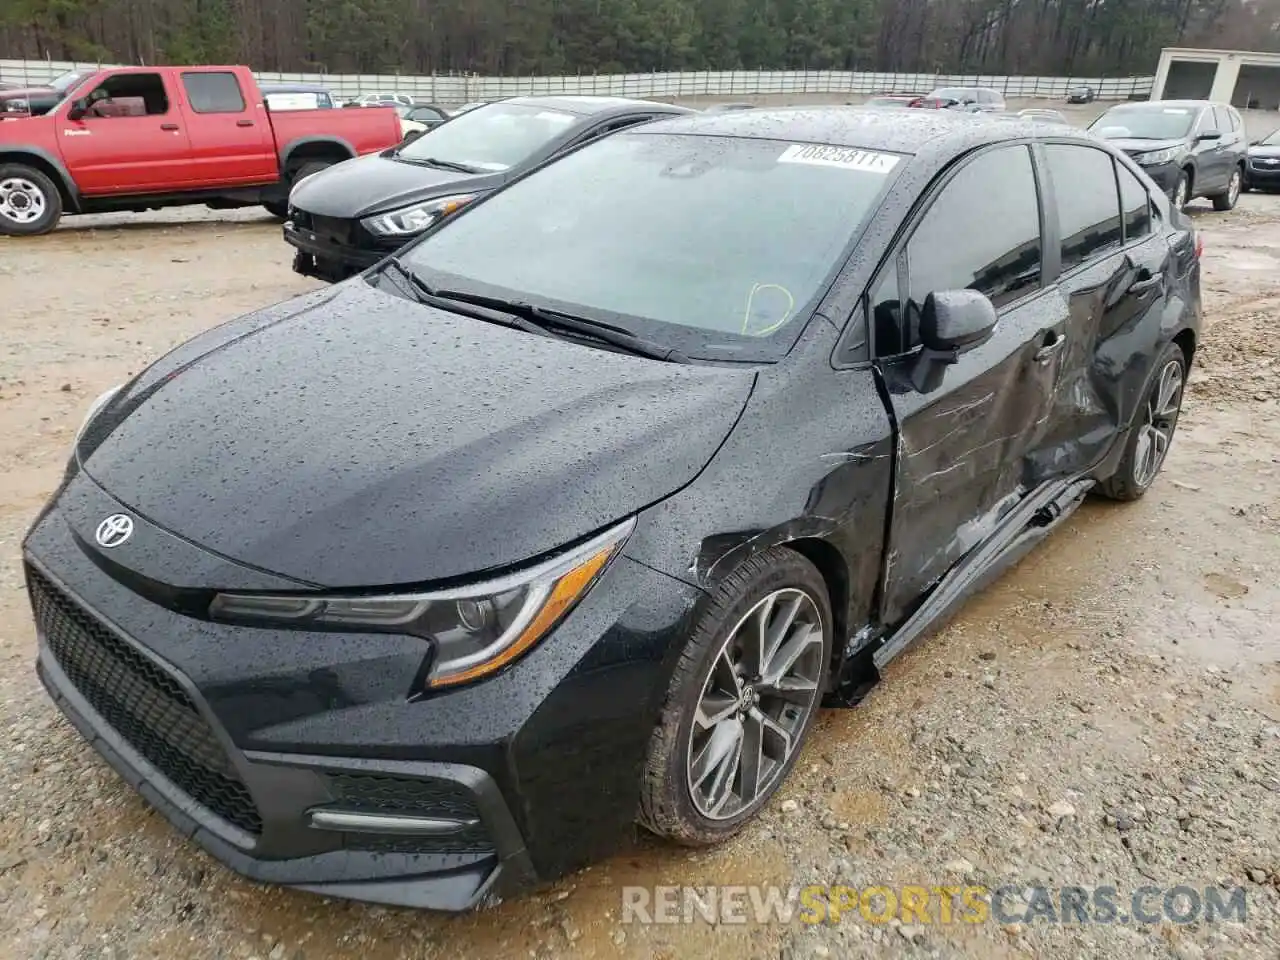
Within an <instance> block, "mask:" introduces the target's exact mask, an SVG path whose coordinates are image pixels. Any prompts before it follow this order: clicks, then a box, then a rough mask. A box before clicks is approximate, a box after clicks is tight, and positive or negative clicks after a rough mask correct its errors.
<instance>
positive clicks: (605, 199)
mask: <svg viewBox="0 0 1280 960" xmlns="http://www.w3.org/2000/svg"><path fill="white" fill-rule="evenodd" d="M452 122H453V121H451V123H452ZM957 237H964V238H966V240H965V242H964V243H962V244H958V243H957V242H956V238H957ZM1199 257H1200V250H1199V244H1198V240H1197V237H1196V235H1195V234H1194V232H1193V230H1192V228H1191V226H1190V225H1189V221H1188V220H1187V219H1186V218H1185V217H1184V216H1183V215H1182V214H1181V213H1180V212H1178V211H1176V210H1174V209H1173V208H1172V207H1171V206H1170V204H1169V202H1168V200H1167V199H1166V198H1165V197H1164V196H1163V195H1162V194H1161V193H1160V192H1159V191H1158V190H1156V189H1155V188H1154V187H1153V186H1152V184H1151V182H1150V181H1149V180H1148V179H1147V178H1146V177H1145V176H1143V175H1142V174H1141V172H1140V171H1139V169H1138V168H1137V167H1136V166H1135V165H1134V164H1133V162H1132V161H1131V160H1129V159H1128V158H1127V157H1125V156H1124V155H1123V154H1121V153H1120V152H1118V151H1116V150H1114V149H1112V148H1110V147H1108V146H1106V145H1105V144H1102V143H1100V142H1098V141H1095V140H1093V139H1091V138H1089V137H1087V136H1085V135H1083V134H1074V133H1072V132H1071V131H1069V130H1066V129H1058V128H1050V127H1047V126H1045V125H1043V124H1033V123H1018V122H996V121H993V120H986V119H981V118H976V117H973V116H967V115H958V114H947V113H941V114H939V113H926V112H923V111H920V112H916V111H901V112H898V111H882V110H867V109H859V108H853V109H849V108H840V107H833V108H819V109H791V110H754V111H748V112H743V113H721V114H710V115H707V114H697V115H693V116H687V117H679V118H674V119H670V120H664V121H659V122H656V123H653V124H648V125H645V126H643V127H639V128H636V129H634V130H628V131H625V132H623V133H620V134H616V135H614V136H609V137H603V138H600V139H599V140H597V141H595V142H592V143H590V144H587V145H586V146H584V147H582V148H580V149H578V150H575V151H572V152H571V153H569V154H568V155H567V156H565V157H563V158H561V159H560V160H558V161H556V162H555V163H551V164H547V165H545V166H544V167H541V168H539V169H538V170H536V171H534V172H533V173H531V174H530V175H529V176H527V177H524V178H522V179H521V180H519V181H517V182H516V183H514V184H512V185H511V186H509V187H508V188H506V189H504V190H501V191H497V192H495V193H493V194H491V195H490V196H488V197H487V198H485V199H483V200H478V201H476V202H474V203H472V204H470V205H468V206H467V207H466V208H465V210H463V211H462V212H461V213H459V214H458V215H457V216H454V217H451V218H450V219H448V220H446V221H444V222H443V223H442V224H440V226H439V227H437V228H436V229H434V230H432V231H430V232H429V233H427V234H426V235H425V236H424V237H422V238H421V239H420V241H419V242H417V243H415V244H413V245H411V246H410V247H408V248H407V249H405V250H403V251H402V252H401V253H400V254H399V255H398V256H395V257H390V258H388V259H386V260H385V261H384V262H383V263H382V264H381V265H380V266H379V267H377V268H376V269H374V270H370V271H368V272H367V273H365V274H364V275H363V276H361V277H358V278H353V279H351V280H349V281H347V282H345V283H343V284H340V285H337V286H334V287H326V288H323V289H321V290H319V291H316V292H312V293H310V294H308V295H306V296H303V297H301V298H299V299H296V300H293V301H290V302H286V303H283V304H280V305H277V306H274V307H271V308H268V309H266V310H263V311H260V312H258V313H255V314H251V315H249V316H246V317H243V318H241V319H239V320H235V321H232V322H231V323H229V324H225V325H223V326H220V327H217V328H215V329H213V330H210V331H208V332H206V333H204V334H202V335H200V336H198V337H196V338H195V339H194V340H192V341H190V342H188V343H186V344H185V345H183V346H180V347H178V348H177V349H176V350H175V351H174V352H172V353H171V354H169V355H168V356H166V357H164V358H163V359H161V360H160V361H158V362H157V363H156V364H154V365H153V366H152V367H151V368H150V369H147V370H145V371H143V372H142V373H141V374H139V375H138V376H137V377H135V378H134V379H133V380H131V381H130V382H128V383H126V384H124V385H122V386H121V387H120V388H119V389H118V390H116V391H114V392H112V393H109V394H108V395H106V396H104V397H103V398H102V399H101V400H100V402H98V403H97V404H95V405H94V407H93V409H91V410H90V412H89V415H88V417H87V419H86V420H85V423H84V425H83V427H82V428H81V431H80V433H79V435H78V436H77V437H76V440H75V443H74V450H73V451H72V454H71V457H70V460H69V462H68V464H67V470H66V475H65V478H64V479H63V481H62V484H61V486H60V487H59V489H58V490H57V492H56V494H55V495H54V496H53V498H52V500H51V501H50V503H49V504H48V505H47V507H46V508H45V509H44V511H43V512H42V513H41V514H40V516H39V517H38V518H37V520H36V522H35V524H34V526H33V528H32V529H31V531H30V532H29V534H28V536H27V538H26V540H25V541H24V553H23V555H24V562H25V571H26V582H27V587H28V590H29V592H30V596H31V602H32V606H33V608H34V611H35V618H36V623H37V625H38V631H39V637H40V645H39V662H38V670H39V674H40V677H41V678H42V680H43V681H44V684H45V685H46V687H47V689H48V690H49V691H50V693H51V694H52V696H53V697H54V699H55V700H56V701H57V703H58V705H59V707H60V708H61V709H62V710H63V711H64V712H65V713H66V714H67V716H68V717H70V718H71V720H72V722H73V723H74V724H75V725H76V726H77V727H78V728H79V729H80V730H81V731H82V733H83V734H84V735H85V737H86V738H87V739H89V740H90V742H91V743H92V744H93V746H94V747H95V749H97V750H99V751H100V752H101V753H102V754H103V756H104V757H105V758H106V759H107V761H108V762H109V763H110V764H111V765H112V766H114V767H115V768H116V769H117V770H118V771H119V772H120V773H121V775H123V776H124V777H125V778H126V779H128V780H129V782H130V783H132V784H134V785H135V786H136V787H137V788H138V790H139V791H141V793H142V794H143V796H144V797H145V798H146V799H147V800H148V802H150V803H151V804H153V805H154V806H155V807H157V808H158V809H159V810H160V811H161V812H162V813H163V814H164V815H165V816H166V817H167V818H169V819H170V820H171V821H172V822H173V823H174V824H175V825H176V826H177V827H178V829H180V830H181V831H182V833H183V834H184V835H186V836H188V837H190V838H191V839H193V840H194V841H195V842H196V843H198V844H199V845H201V846H202V847H204V848H205V849H206V850H208V851H210V852H211V853H212V854H213V855H214V856H215V857H217V858H219V859H220V860H222V861H223V862H224V863H226V864H228V865H229V866H231V867H232V868H234V869H236V870H238V871H240V872H242V873H244V874H247V875H249V876H250V877H254V878H257V879H259V880H263V881H268V882H272V883H280V884H288V885H292V886H296V887H300V888H303V889H306V890H310V891H314V892H318V893H322V894H325V895H329V896H337V897H352V898H361V899H367V900H376V901H382V902H387V903H396V904H407V905H416V906H426V907H432V908H438V909H450V910H452V909H462V908H466V907H469V906H472V905H474V904H477V903H481V902H487V901H488V900H489V899H490V898H492V897H495V896H499V895H501V894H503V893H504V892H507V891H510V890H512V889H513V888H516V887H519V886H521V885H523V884H527V883H530V882H535V881H538V880H545V879H548V878H552V877H555V876H558V875H560V874H562V873H564V872H565V871H567V870H571V869H573V868H575V867H577V866H579V865H581V864H583V863H585V862H588V861H590V860H592V859H594V858H598V857H601V856H604V855H605V854H607V853H609V852H610V851H612V850H614V849H615V848H616V847H617V846H618V844H619V843H620V842H621V841H622V840H623V839H624V838H625V837H627V836H628V835H629V834H630V833H631V831H632V824H633V823H634V822H635V821H636V820H639V822H640V823H642V824H644V825H645V826H646V827H648V828H649V829H650V830H652V831H654V832H655V833H657V834H660V835H662V836H664V837H670V838H673V839H675V840H677V841H679V842H681V843H685V844H710V843H714V842H716V841H719V840H723V839H724V838H726V837H729V836H731V835H733V834H734V833H736V832H737V831H738V830H739V829H741V828H742V827H743V826H744V824H746V823H747V822H748V821H750V820H751V819H752V818H753V817H754V816H755V815H756V814H757V813H758V812H759V811H760V810H761V808H762V807H763V806H764V805H765V804H766V803H768V802H769V798H770V797H771V796H772V795H773V794H774V792H775V791H776V790H777V789H778V787H779V785H780V784H781V783H782V782H783V781H784V779H785V778H786V776H787V774H788V772H789V770H790V769H791V767H792V766H793V764H794V763H795V762H796V758H797V756H798V755H799V752H800V749H801V747H802V745H803V744H804V742H805V739H806V737H808V736H809V735H810V734H811V732H812V729H813V721H814V717H815V715H816V713H817V711H818V708H819V705H820V704H826V705H829V706H849V705H852V704H855V703H857V702H858V700H859V699H860V698H861V697H863V696H864V695H865V693H866V691H867V690H868V689H869V688H870V687H871V686H872V685H873V684H874V683H875V681H876V680H877V679H878V677H879V676H880V671H881V670H882V669H883V668H884V666H885V664H887V663H888V662H889V661H890V660H892V659H893V658H894V657H896V656H897V655H898V654H899V653H901V652H902V651H903V650H904V649H905V648H906V647H907V646H908V645H909V644H910V643H911V642H912V641H914V640H917V639H919V638H920V637H922V636H923V635H925V634H926V633H927V632H928V631H929V629H930V628H931V627H932V626H933V625H934V624H936V623H938V622H939V620H940V619H941V618H943V617H945V616H946V615H947V614H948V613H949V612H950V611H952V610H953V609H955V607H956V606H957V605H958V604H959V603H960V602H961V601H962V600H963V599H964V597H965V596H967V595H968V594H970V593H971V592H973V591H974V590H976V589H978V588H980V587H981V585H982V584H984V583H987V582H990V580H991V579H992V578H993V577H994V576H996V575H997V574H998V573H999V571H1000V570H1002V569H1003V568H1005V567H1006V566H1007V565H1008V564H1010V563H1012V562H1014V561H1015V560H1017V559H1018V558H1019V557H1021V556H1023V555H1025V554H1026V553H1027V551H1028V550H1030V549H1031V548H1032V547H1033V546H1034V545H1035V544H1036V543H1038V542H1039V541H1041V540H1042V539H1043V538H1044V537H1046V536H1047V535H1049V534H1050V533H1052V532H1053V531H1055V530H1056V529H1057V528H1058V527H1059V526H1061V525H1062V523H1063V522H1064V520H1065V519H1066V518H1067V517H1069V516H1071V514H1072V512H1073V511H1074V510H1075V509H1076V507H1077V506H1078V505H1079V504H1080V503H1081V501H1082V500H1083V498H1084V497H1085V496H1086V495H1087V494H1088V493H1089V492H1091V491H1096V492H1098V493H1100V494H1102V495H1104V496H1107V497H1111V498H1114V499H1118V500H1133V499H1136V498H1138V497H1141V496H1142V495H1143V494H1144V493H1145V492H1146V491H1147V490H1148V489H1149V488H1150V487H1151V485H1152V483H1153V482H1154V481H1155V480H1156V476H1157V474H1158V472H1159V470H1160V468H1161V465H1162V463H1163V461H1164V458H1165V455H1166V453H1167V452H1168V450H1169V445H1170V442H1171V441H1172V439H1173V437H1174V431H1175V428H1176V426H1177V422H1178V413H1179V409H1180V403H1181V399H1182V393H1183V385H1184V383H1185V382H1186V376H1187V372H1188V370H1189V368H1190V365H1191V362H1192V358H1193V356H1194V353H1195V348H1196V340H1197V336H1198V329H1199V316H1200V266H1199ZM964 695H965V694H964V692H963V691H959V692H958V693H957V696H959V697H963V696H964Z"/></svg>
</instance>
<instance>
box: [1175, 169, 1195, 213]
mask: <svg viewBox="0 0 1280 960" xmlns="http://www.w3.org/2000/svg"><path fill="white" fill-rule="evenodd" d="M1190 202H1191V174H1189V173H1187V171H1185V170H1183V171H1182V172H1181V173H1179V174H1178V183H1177V185H1176V186H1175V187H1174V188H1173V209H1175V210H1181V209H1182V208H1183V207H1185V206H1186V205H1187V204H1188V203H1190Z"/></svg>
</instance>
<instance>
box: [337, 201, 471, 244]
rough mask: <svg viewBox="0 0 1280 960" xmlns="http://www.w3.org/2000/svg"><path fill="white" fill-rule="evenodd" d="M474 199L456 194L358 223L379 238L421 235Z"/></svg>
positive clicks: (381, 214) (368, 218)
mask: <svg viewBox="0 0 1280 960" xmlns="http://www.w3.org/2000/svg"><path fill="white" fill-rule="evenodd" d="M475 198H476V194H474V193H456V194H454V195H453V196H451V197H439V198H438V199H436V200H427V201H426V202H424V203H415V204H414V205H413V206H411V207H402V208H401V209H399V210H392V211H391V212H390V213H380V214H378V215H377V216H373V217H367V218H366V219H364V220H361V221H360V222H361V223H363V224H364V226H365V228H366V229H367V230H368V231H369V232H370V233H373V234H376V235H377V236H380V237H407V236H411V235H412V234H415V233H421V232H422V231H423V230H425V229H427V227H429V226H431V225H432V224H433V223H435V222H436V221H437V220H442V219H444V218H445V217H447V216H448V215H449V214H451V213H454V212H455V211H457V210H459V209H461V208H462V207H465V206H466V205H467V204H468V203H470V202H471V201H472V200H474V199H475Z"/></svg>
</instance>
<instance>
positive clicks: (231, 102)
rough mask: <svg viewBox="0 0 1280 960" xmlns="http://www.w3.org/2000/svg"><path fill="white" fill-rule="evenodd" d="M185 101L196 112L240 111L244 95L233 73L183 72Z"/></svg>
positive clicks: (241, 110) (242, 108)
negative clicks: (185, 91) (185, 92)
mask: <svg viewBox="0 0 1280 960" xmlns="http://www.w3.org/2000/svg"><path fill="white" fill-rule="evenodd" d="M182 85H183V86H184V87H185V88H186V90H187V102H188V103H189V104H191V109H192V110H194V111H195V112H196V113H242V112H243V111H244V95H243V94H241V92H240V81H239V80H237V79H236V75H235V74H234V73H184V74H183V75H182Z"/></svg>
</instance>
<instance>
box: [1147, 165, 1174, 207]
mask: <svg viewBox="0 0 1280 960" xmlns="http://www.w3.org/2000/svg"><path fill="white" fill-rule="evenodd" d="M1139 166H1141V167H1142V169H1143V170H1144V171H1146V174H1147V176H1149V177H1150V178H1151V179H1152V180H1154V181H1155V183H1156V186H1157V187H1159V188H1160V189H1161V190H1163V191H1164V193H1165V196H1167V197H1168V198H1169V199H1170V200H1172V199H1173V193H1174V191H1175V190H1176V189H1177V187H1178V177H1179V176H1181V175H1182V167H1181V166H1179V165H1178V163H1176V162H1170V163H1155V164H1150V165H1147V164H1139Z"/></svg>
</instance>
